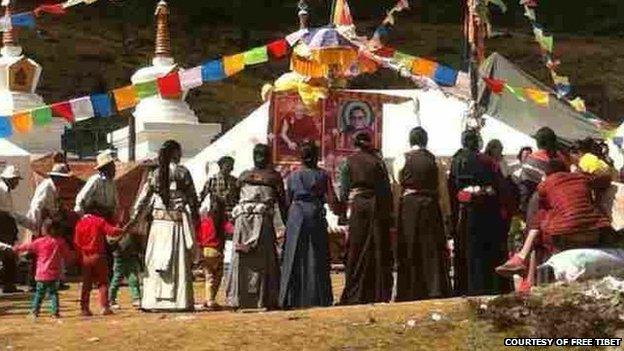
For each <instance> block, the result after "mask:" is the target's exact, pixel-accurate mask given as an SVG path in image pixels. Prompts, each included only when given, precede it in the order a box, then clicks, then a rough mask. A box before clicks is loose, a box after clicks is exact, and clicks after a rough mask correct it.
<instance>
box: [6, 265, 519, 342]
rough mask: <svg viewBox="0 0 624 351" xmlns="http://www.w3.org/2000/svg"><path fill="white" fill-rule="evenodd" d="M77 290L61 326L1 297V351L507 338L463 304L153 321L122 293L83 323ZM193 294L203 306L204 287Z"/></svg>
mask: <svg viewBox="0 0 624 351" xmlns="http://www.w3.org/2000/svg"><path fill="white" fill-rule="evenodd" d="M333 282H334V292H335V294H336V296H338V294H339V293H340V292H341V289H342V275H334V276H333ZM78 287H79V286H78V285H77V284H72V286H71V289H70V290H68V291H63V292H62V293H61V312H62V315H63V317H62V319H61V320H60V321H56V320H53V319H51V318H50V317H49V316H48V315H47V310H46V308H47V305H44V309H42V314H41V317H40V318H39V319H38V320H36V321H32V320H29V319H28V318H27V313H28V308H29V299H30V294H18V295H12V296H4V297H1V298H0V349H2V350H4V349H6V350H35V349H46V350H79V349H80V350H84V349H87V348H88V349H90V350H163V349H167V350H176V349H178V350H269V349H270V350H284V349H297V350H471V351H472V350H499V349H500V350H503V349H505V350H509V348H504V347H503V346H502V341H503V337H504V334H502V333H500V332H495V331H493V329H492V328H491V327H490V326H489V325H488V324H487V323H485V322H482V321H478V320H477V319H476V318H475V317H473V313H472V312H471V309H470V307H469V304H468V303H467V300H465V299H448V300H437V301H423V302H415V303H406V304H380V305H365V306H353V307H332V308H324V309H310V310H301V311H282V312H267V313H258V312H254V313H243V312H232V311H221V312H195V313H180V314H155V313H142V312H138V311H135V310H133V309H131V308H130V301H129V296H128V292H127V289H125V288H122V291H121V298H120V303H121V304H122V309H121V310H119V311H118V312H117V313H116V314H115V315H114V316H107V317H100V316H96V317H91V318H83V317H79V316H78V312H79V310H78ZM195 288H196V289H195V293H196V299H197V301H201V298H202V294H203V287H202V283H201V282H198V283H196V285H195ZM93 294H95V291H94V292H93ZM94 297H95V296H93V297H92V303H93V302H94V301H93V300H95V299H94ZM220 301H221V302H222V301H223V296H220ZM93 311H94V312H95V311H97V309H96V307H95V305H94V306H93ZM44 312H45V313H44Z"/></svg>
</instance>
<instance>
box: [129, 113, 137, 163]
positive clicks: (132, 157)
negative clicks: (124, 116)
mask: <svg viewBox="0 0 624 351" xmlns="http://www.w3.org/2000/svg"><path fill="white" fill-rule="evenodd" d="M128 161H130V162H134V161H136V119H135V118H134V114H133V113H131V114H130V116H129V117H128Z"/></svg>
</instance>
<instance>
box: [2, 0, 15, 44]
mask: <svg viewBox="0 0 624 351" xmlns="http://www.w3.org/2000/svg"><path fill="white" fill-rule="evenodd" d="M3 5H5V6H6V7H5V9H4V20H5V21H7V22H8V25H9V28H8V29H7V30H5V31H4V32H2V45H3V46H14V45H15V44H17V38H16V36H15V33H14V29H13V25H11V2H10V1H3Z"/></svg>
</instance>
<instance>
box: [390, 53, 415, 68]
mask: <svg viewBox="0 0 624 351" xmlns="http://www.w3.org/2000/svg"><path fill="white" fill-rule="evenodd" d="M415 59H416V56H412V55H408V54H404V53H402V52H400V51H395V52H394V55H392V61H394V62H396V63H398V64H400V65H402V66H405V67H407V68H412V62H413V61H414V60H415Z"/></svg>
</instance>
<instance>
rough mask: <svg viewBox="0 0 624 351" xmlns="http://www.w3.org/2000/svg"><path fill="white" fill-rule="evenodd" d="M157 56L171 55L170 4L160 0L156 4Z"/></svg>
mask: <svg viewBox="0 0 624 351" xmlns="http://www.w3.org/2000/svg"><path fill="white" fill-rule="evenodd" d="M154 15H155V16H156V57H171V37H170V36H169V5H167V2H166V1H165V0H160V1H159V2H158V5H156V13H155V14H154Z"/></svg>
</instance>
